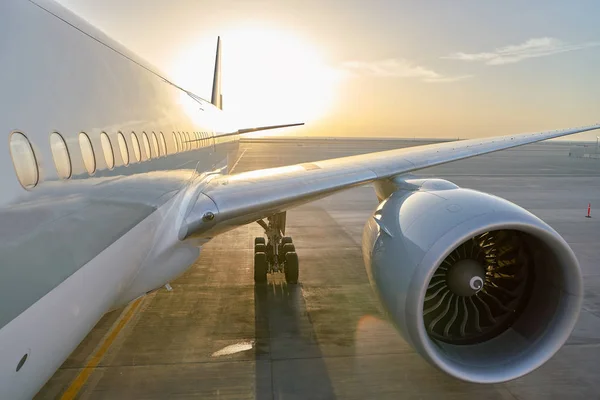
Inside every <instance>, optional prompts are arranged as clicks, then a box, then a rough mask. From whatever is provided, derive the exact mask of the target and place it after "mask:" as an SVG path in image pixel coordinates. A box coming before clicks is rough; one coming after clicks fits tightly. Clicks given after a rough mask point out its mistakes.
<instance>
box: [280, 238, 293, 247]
mask: <svg viewBox="0 0 600 400" xmlns="http://www.w3.org/2000/svg"><path fill="white" fill-rule="evenodd" d="M286 243H292V238H291V237H289V236H284V237H282V238H281V245H282V246H283V245H284V244H286Z"/></svg>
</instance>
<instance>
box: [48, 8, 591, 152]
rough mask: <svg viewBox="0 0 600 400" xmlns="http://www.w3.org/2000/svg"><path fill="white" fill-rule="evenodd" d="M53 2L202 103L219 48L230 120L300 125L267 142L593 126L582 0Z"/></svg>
mask: <svg viewBox="0 0 600 400" xmlns="http://www.w3.org/2000/svg"><path fill="white" fill-rule="evenodd" d="M59 2H60V3H61V4H63V5H65V6H66V7H67V8H69V9H70V10H72V11H73V12H75V13H77V14H78V15H80V16H81V17H83V18H84V19H86V20H87V21H89V22H90V23H92V24H94V25H95V26H97V27H98V28H100V29H101V30H103V31H104V32H106V33H107V34H108V35H109V36H111V37H112V38H114V39H115V40H117V41H119V42H121V43H123V44H124V45H125V46H126V47H128V48H129V49H130V50H132V51H133V52H135V53H137V54H139V55H140V56H141V57H142V58H144V59H146V60H148V62H149V63H151V64H153V65H155V66H156V67H158V68H159V69H160V70H162V71H164V72H165V73H166V75H167V76H168V77H170V78H171V79H173V80H174V81H175V82H176V83H177V84H179V85H181V86H183V87H185V88H186V89H188V90H191V91H193V92H195V93H196V94H198V95H199V96H201V97H203V98H210V87H211V84H212V69H213V63H214V50H215V45H216V38H217V36H221V37H222V39H223V99H224V100H223V101H224V109H225V112H227V113H228V114H230V115H231V116H232V117H233V118H234V119H235V120H236V121H238V124H239V125H240V126H246V127H247V126H259V125H269V124H280V123H292V122H298V121H301V122H306V126H304V127H301V128H294V129H290V130H287V131H281V132H274V133H275V134H284V135H298V136H322V135H327V136H340V137H364V136H369V135H370V134H371V132H373V131H377V132H381V136H382V137H399V138H403V137H405V138H406V137H407V138H410V137H414V136H418V137H431V136H435V137H439V138H456V137H464V138H475V137H486V136H495V135H507V134H514V133H522V132H535V131H545V130H553V129H562V128H567V127H574V126H581V125H588V124H592V123H595V122H597V121H598V120H600V115H598V114H599V113H598V107H597V105H598V93H600V76H598V74H597V73H596V72H595V69H594V66H595V65H598V63H600V27H598V25H597V24H595V21H594V15H597V13H598V12H600V4H597V3H595V2H593V1H589V0H587V1H580V2H577V4H575V5H574V4H567V3H563V2H559V1H550V2H545V1H539V0H537V1H532V2H528V3H526V4H521V3H518V2H509V3H502V4H493V5H492V4H488V3H479V2H476V1H475V0H469V1H466V2H464V3H462V6H461V7H457V6H456V5H451V4H448V3H444V2H441V1H438V2H435V3H428V5H424V4H420V3H419V4H418V3H412V2H408V1H401V2H392V1H379V2H377V3H373V4H369V5H364V4H363V3H360V2H358V1H356V0H352V1H348V2H341V1H332V2H328V3H327V4H322V3H317V2H301V1H299V0H293V1H287V2H285V3H283V2H275V1H261V2H254V1H247V2H235V1H224V2H219V3H218V4H217V3H209V2H195V1H191V0H178V1H174V2H171V3H167V2H164V1H160V0H131V1H129V2H127V3H126V4H121V2H119V1H118V0H106V1H104V2H102V3H98V2H95V1H93V0H60V1H59ZM174 21H175V22H176V23H175V24H174V23H173V22H174ZM595 139H596V135H595V134H594V133H583V134H579V135H576V137H575V138H572V139H569V140H571V141H590V142H593V141H595Z"/></svg>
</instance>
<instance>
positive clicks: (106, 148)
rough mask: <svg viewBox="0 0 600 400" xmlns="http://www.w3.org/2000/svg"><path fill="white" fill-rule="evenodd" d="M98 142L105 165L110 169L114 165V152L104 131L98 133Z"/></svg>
mask: <svg viewBox="0 0 600 400" xmlns="http://www.w3.org/2000/svg"><path fill="white" fill-rule="evenodd" d="M100 143H102V151H103V152H104V159H105V160H106V166H107V167H108V168H110V169H113V168H114V167H115V154H114V153H113V149H112V144H111V143H110V139H109V138H108V135H107V134H106V133H105V132H102V133H101V134H100Z"/></svg>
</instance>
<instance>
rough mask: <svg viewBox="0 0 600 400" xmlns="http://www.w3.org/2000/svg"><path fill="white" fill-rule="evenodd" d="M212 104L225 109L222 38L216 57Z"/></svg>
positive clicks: (219, 40)
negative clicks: (222, 87)
mask: <svg viewBox="0 0 600 400" xmlns="http://www.w3.org/2000/svg"><path fill="white" fill-rule="evenodd" d="M210 101H211V103H213V104H214V105H215V107H218V108H220V109H221V110H222V109H223V96H222V95H221V37H220V36H219V37H218V38H217V55H216V57H215V74H214V76H213V87H212V98H211V100H210Z"/></svg>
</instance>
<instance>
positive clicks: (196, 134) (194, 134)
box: [192, 132, 198, 149]
mask: <svg viewBox="0 0 600 400" xmlns="http://www.w3.org/2000/svg"><path fill="white" fill-rule="evenodd" d="M192 134H193V137H194V138H193V140H194V142H193V145H194V148H195V149H197V148H198V132H192Z"/></svg>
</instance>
